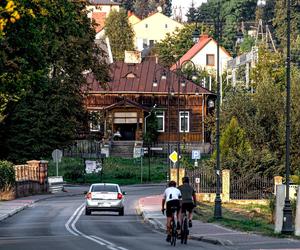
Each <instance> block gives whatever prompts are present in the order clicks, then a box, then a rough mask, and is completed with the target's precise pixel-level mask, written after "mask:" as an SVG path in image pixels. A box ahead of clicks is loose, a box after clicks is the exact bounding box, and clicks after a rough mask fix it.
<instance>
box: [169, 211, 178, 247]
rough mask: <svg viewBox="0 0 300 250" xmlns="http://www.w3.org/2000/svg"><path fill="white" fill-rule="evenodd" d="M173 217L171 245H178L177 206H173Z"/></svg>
mask: <svg viewBox="0 0 300 250" xmlns="http://www.w3.org/2000/svg"><path fill="white" fill-rule="evenodd" d="M171 211H172V219H171V241H170V243H171V246H175V245H176V240H177V237H178V233H177V216H176V215H177V207H171Z"/></svg>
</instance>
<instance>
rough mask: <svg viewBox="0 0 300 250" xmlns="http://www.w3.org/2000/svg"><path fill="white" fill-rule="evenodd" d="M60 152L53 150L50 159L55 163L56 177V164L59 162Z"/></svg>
mask: <svg viewBox="0 0 300 250" xmlns="http://www.w3.org/2000/svg"><path fill="white" fill-rule="evenodd" d="M61 158H62V151H61V150H59V149H55V150H53V152H52V159H53V161H54V162H55V163H56V176H58V163H59V162H61Z"/></svg>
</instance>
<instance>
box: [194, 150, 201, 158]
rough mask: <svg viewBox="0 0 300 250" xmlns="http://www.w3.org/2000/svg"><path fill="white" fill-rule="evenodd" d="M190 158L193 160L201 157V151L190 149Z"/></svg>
mask: <svg viewBox="0 0 300 250" xmlns="http://www.w3.org/2000/svg"><path fill="white" fill-rule="evenodd" d="M192 159H193V160H199V159H201V151H200V150H192Z"/></svg>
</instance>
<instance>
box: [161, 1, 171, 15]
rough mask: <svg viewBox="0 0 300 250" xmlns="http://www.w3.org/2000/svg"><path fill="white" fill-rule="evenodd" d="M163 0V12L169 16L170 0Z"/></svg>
mask: <svg viewBox="0 0 300 250" xmlns="http://www.w3.org/2000/svg"><path fill="white" fill-rule="evenodd" d="M163 2H164V3H162V4H163V14H165V15H166V16H168V17H170V16H171V15H172V0H164V1H163Z"/></svg>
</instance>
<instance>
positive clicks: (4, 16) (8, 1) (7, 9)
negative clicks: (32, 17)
mask: <svg viewBox="0 0 300 250" xmlns="http://www.w3.org/2000/svg"><path fill="white" fill-rule="evenodd" d="M19 11H20V10H18V8H17V5H16V3H15V1H12V0H4V1H2V2H1V3H0V37H1V36H2V35H4V34H5V33H4V29H5V27H6V25H7V23H15V22H16V21H17V20H19V19H20V13H19Z"/></svg>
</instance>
